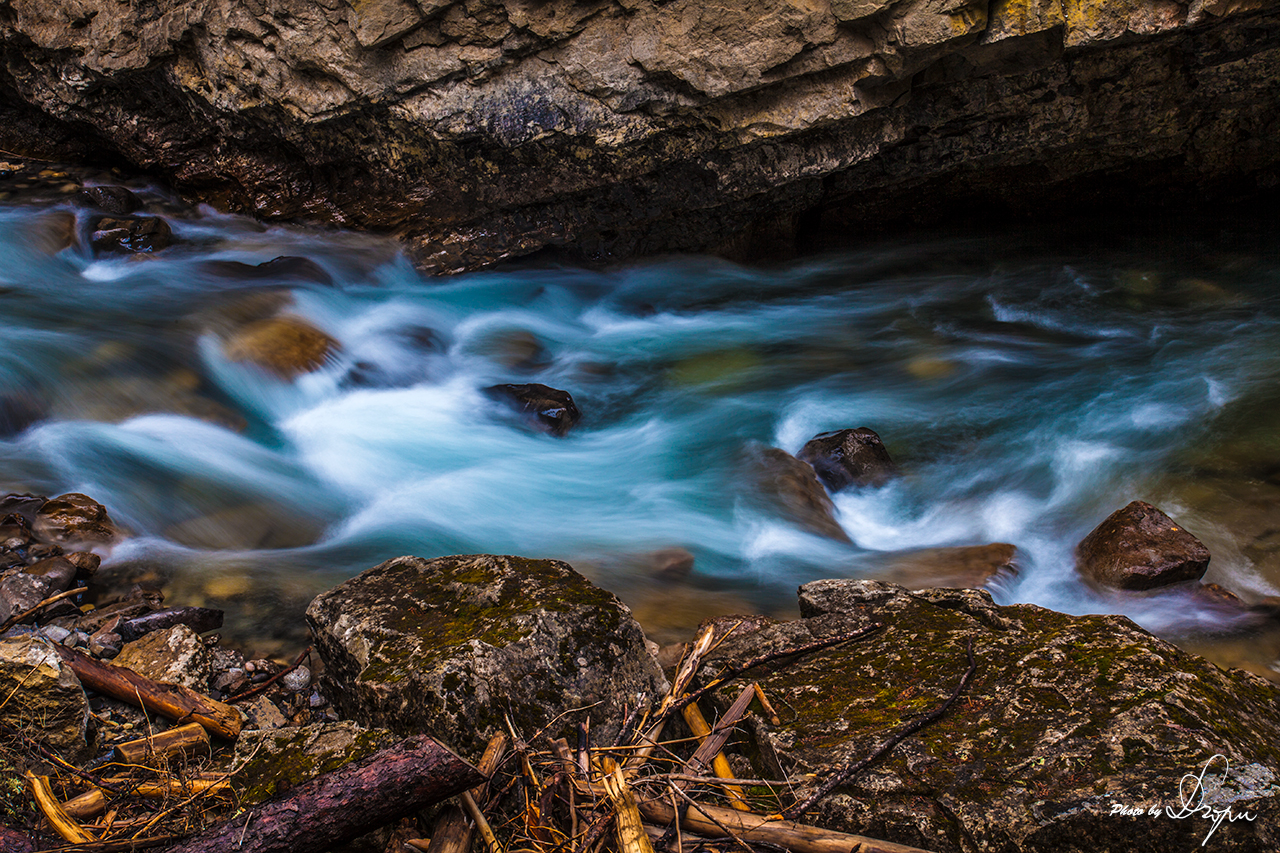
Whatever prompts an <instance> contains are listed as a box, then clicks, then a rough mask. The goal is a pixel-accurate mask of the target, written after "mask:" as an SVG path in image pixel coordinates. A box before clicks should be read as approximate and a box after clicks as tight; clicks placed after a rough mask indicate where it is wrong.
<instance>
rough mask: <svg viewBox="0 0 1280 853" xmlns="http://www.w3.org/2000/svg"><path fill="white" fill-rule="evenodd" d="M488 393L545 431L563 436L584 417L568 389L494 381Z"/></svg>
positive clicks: (486, 391) (487, 389) (534, 383)
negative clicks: (499, 383) (505, 383)
mask: <svg viewBox="0 0 1280 853" xmlns="http://www.w3.org/2000/svg"><path fill="white" fill-rule="evenodd" d="M485 393H486V394H488V395H489V396H490V397H492V398H493V399H495V400H501V401H502V402H504V403H506V404H508V405H509V406H511V408H513V409H515V410H516V411H517V412H520V413H521V414H522V415H524V416H525V420H526V421H527V422H528V423H529V424H530V425H531V426H533V427H534V428H536V429H538V430H541V431H542V432H546V433H550V434H551V435H554V436H557V437H559V438H563V437H564V436H566V435H568V434H569V430H571V429H573V427H574V425H576V424H577V423H578V421H579V420H581V419H582V413H581V412H579V411H578V407H577V406H576V405H574V403H573V396H572V395H571V394H570V393H569V392H568V391H561V390H559V389H558V388H552V387H550V386H549V385H540V384H538V383H536V382H533V383H530V384H528V385H494V386H492V387H489V388H486V389H485Z"/></svg>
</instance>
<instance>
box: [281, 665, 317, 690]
mask: <svg viewBox="0 0 1280 853" xmlns="http://www.w3.org/2000/svg"><path fill="white" fill-rule="evenodd" d="M280 686H281V687H283V688H284V689H285V690H286V691H288V692H289V693H297V692H299V691H301V690H306V689H307V688H308V687H310V686H311V670H309V669H307V668H306V667H305V666H299V667H296V668H295V669H291V670H289V671H288V672H286V673H285V674H284V675H282V676H280Z"/></svg>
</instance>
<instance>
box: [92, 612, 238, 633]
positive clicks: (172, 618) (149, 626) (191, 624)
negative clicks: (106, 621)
mask: <svg viewBox="0 0 1280 853" xmlns="http://www.w3.org/2000/svg"><path fill="white" fill-rule="evenodd" d="M222 616H223V613H222V611H221V610H215V609H213V608H210V607H170V608H166V609H164V610H155V611H152V612H151V613H146V614H143V615H141V616H135V617H133V618H130V619H122V620H121V621H120V623H119V625H118V626H117V628H116V630H117V631H118V632H119V633H120V636H121V637H123V638H124V639H125V640H126V641H131V640H136V639H138V638H139V637H141V636H142V635H143V634H148V633H150V632H152V631H159V630H163V629H166V628H172V627H173V626H175V625H186V626H187V627H188V628H190V629H191V630H193V631H195V632H196V633H197V634H203V633H205V632H206V631H214V630H217V629H218V628H221V627H222Z"/></svg>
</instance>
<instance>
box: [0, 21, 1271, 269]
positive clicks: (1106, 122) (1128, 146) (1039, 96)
mask: <svg viewBox="0 0 1280 853" xmlns="http://www.w3.org/2000/svg"><path fill="white" fill-rule="evenodd" d="M5 8H6V9H7V10H8V11H7V12H6V14H5V16H4V18H3V20H2V21H0V50H2V51H3V53H4V56H5V57H6V58H7V59H8V62H6V64H5V66H4V69H3V71H0V115H2V116H3V118H4V121H2V122H0V148H3V149H4V150H5V151H10V152H17V153H20V154H33V155H37V156H45V157H65V158H77V159H80V160H93V161H94V162H104V161H105V160H107V159H112V158H114V159H116V160H118V161H120V162H126V163H132V164H133V165H135V166H137V167H141V168H143V169H148V170H154V171H156V172H159V173H160V174H161V176H162V177H163V178H164V179H166V180H168V181H169V182H171V183H172V184H174V185H176V186H177V187H178V188H179V190H181V191H182V192H184V193H185V194H186V195H187V196H188V197H190V198H193V199H198V200H201V201H206V202H210V203H212V204H214V205H215V206H218V207H221V208H232V209H235V210H238V211H243V212H247V213H252V214H254V215H256V216H259V217H262V218H271V219H294V218H309V219H312V220H321V221H326V222H331V223H337V224H341V225H345V226H351V225H354V226H359V227H365V228H371V229H377V230H381V231H384V232H392V233H396V234H398V235H401V236H402V237H403V238H404V239H405V240H406V242H407V244H408V246H409V248H410V250H411V251H412V252H413V254H414V255H415V257H416V259H417V261H418V262H419V263H420V264H421V265H422V266H423V267H425V268H428V269H431V270H435V271H448V270H461V269H474V268H477V267H479V266H483V265H486V264H491V263H494V262H496V261H499V260H502V259H504V258H511V257H515V256H519V255H528V254H531V253H534V252H537V251H539V250H541V249H545V248H548V247H551V248H553V249H554V248H557V247H570V248H572V249H573V250H575V251H576V253H577V255H578V257H581V258H589V259H592V260H597V261H604V262H608V261H611V260H615V259H618V258H622V257H626V256H628V255H639V254H653V253H658V252H664V251H673V250H703V251H707V250H718V251H721V252H722V253H725V254H729V255H733V256H737V257H752V256H754V257H777V256H778V254H779V253H780V252H783V251H786V250H789V249H793V248H795V247H797V246H798V245H800V246H803V245H805V244H806V243H808V244H809V245H812V243H811V241H812V240H813V239H814V238H815V237H816V236H819V234H816V233H815V232H824V231H825V232H826V233H829V234H833V235H836V234H838V235H843V237H844V238H845V239H846V240H847V239H848V235H849V234H858V233H863V231H864V229H865V228H867V227H884V226H885V225H886V223H890V222H894V221H897V222H912V223H914V222H917V221H921V220H924V221H933V222H940V223H947V224H950V223H951V222H954V221H957V220H958V219H959V218H961V217H963V218H964V220H965V221H971V220H980V219H982V218H983V217H984V216H995V215H1008V214H1014V215H1023V214H1036V213H1040V212H1042V211H1050V212H1051V213H1052V215H1061V213H1062V212H1063V211H1064V210H1069V209H1071V208H1073V207H1076V208H1078V207H1079V206H1081V205H1094V206H1095V209H1096V206H1097V205H1099V203H1100V202H1102V203H1105V202H1108V201H1110V202H1115V203H1118V204H1127V205H1134V206H1137V205H1144V204H1147V205H1152V203H1153V202H1160V201H1166V202H1167V201H1174V202H1177V203H1179V204H1180V203H1182V202H1183V201H1184V200H1188V199H1190V200H1195V199H1205V198H1209V199H1212V198H1214V197H1215V196H1216V197H1217V198H1219V199H1227V198H1230V199H1232V200H1233V201H1237V200H1238V199H1239V198H1241V197H1242V196H1249V195H1254V196H1255V197H1260V196H1261V195H1262V193H1263V192H1264V191H1269V189H1270V188H1273V187H1274V186H1275V181H1276V173H1277V167H1278V165H1280V146H1277V145H1276V144H1275V139H1276V134H1275V132H1274V129H1275V127H1276V121H1277V108H1278V105H1280V73H1278V72H1280V51H1278V50H1277V47H1276V45H1277V44H1280V8H1277V7H1276V5H1275V4H1274V3H1267V2H1265V0H1234V1H1233V0H1208V1H1207V2H1205V0H1194V2H1189V3H1173V2H1169V0H1123V2H1121V0H1080V2H1071V3H1065V4H1064V3H1061V2H1058V0H1026V2H1021V0H1020V2H1002V3H986V2H979V1H978V0H948V2H925V1H924V0H832V2H812V3H810V2H799V0H725V2H720V3H711V4H709V3H706V2H703V0H546V2H541V0H539V1H538V2H534V0H467V2H465V3H464V2H461V0H419V2H416V3H415V2H409V0H359V2H332V3H313V2H309V0H273V1H272V2H270V3H263V2H248V0H154V2H147V3H121V2H117V0H75V2H67V3H52V2H49V0H11V2H9V3H7V4H6V7H5ZM1152 206H1154V205H1152Z"/></svg>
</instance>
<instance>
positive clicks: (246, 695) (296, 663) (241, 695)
mask: <svg viewBox="0 0 1280 853" xmlns="http://www.w3.org/2000/svg"><path fill="white" fill-rule="evenodd" d="M310 654H311V646H307V647H306V648H305V649H303V650H302V654H300V655H298V658H297V660H295V661H294V662H293V663H292V664H290V665H289V666H288V667H286V668H285V669H282V670H280V671H279V672H277V673H276V674H275V675H273V676H271V677H270V678H268V679H267V680H266V681H264V682H262V683H261V684H259V685H257V686H255V687H252V688H250V689H249V690H246V691H244V692H243V693H237V694H236V695H234V696H232V697H231V698H230V699H227V700H226V704H228V705H230V704H232V703H234V702H243V701H244V700H245V699H248V698H250V697H251V696H257V695H258V694H259V693H261V692H262V691H264V690H266V689H268V688H269V687H271V685H273V684H275V683H276V682H277V681H279V680H280V679H282V678H284V677H285V676H286V675H288V674H289V673H291V672H293V671H294V670H295V669H297V668H298V667H300V666H302V662H303V661H304V660H306V659H307V656H308V655H310Z"/></svg>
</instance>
